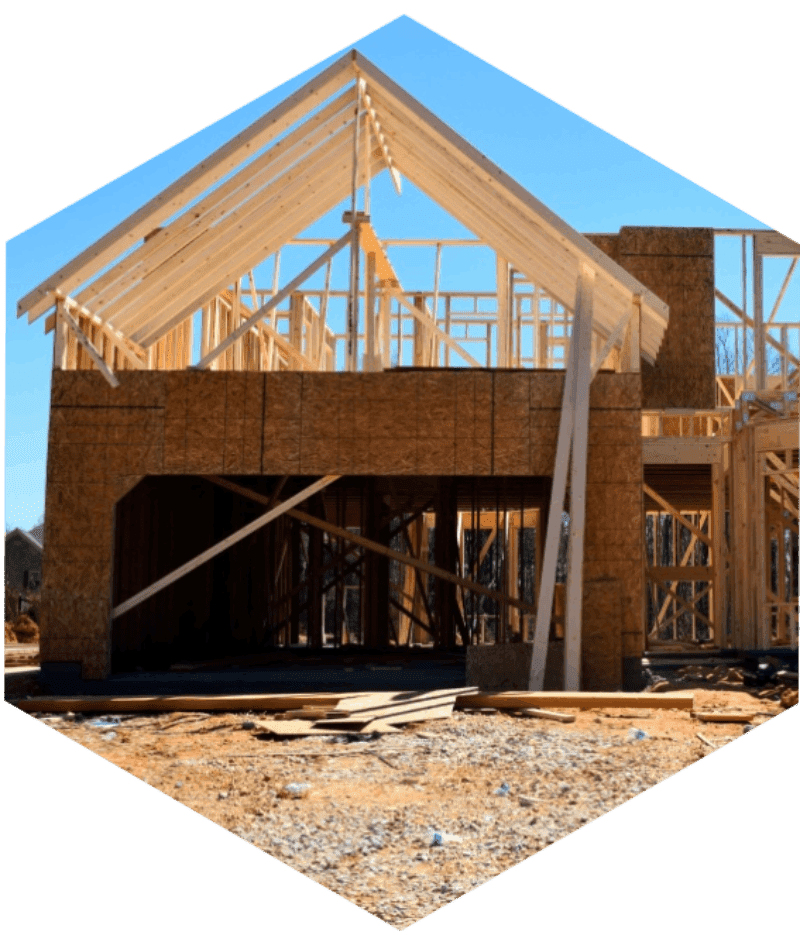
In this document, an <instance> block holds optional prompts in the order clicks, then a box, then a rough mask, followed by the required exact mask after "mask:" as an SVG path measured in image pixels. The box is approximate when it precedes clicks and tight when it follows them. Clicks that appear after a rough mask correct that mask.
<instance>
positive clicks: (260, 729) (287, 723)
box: [253, 719, 336, 737]
mask: <svg viewBox="0 0 800 935" xmlns="http://www.w3.org/2000/svg"><path fill="white" fill-rule="evenodd" d="M316 723H318V722H311V721H303V720H298V719H292V720H283V721H276V720H269V721H256V722H255V727H254V728H253V733H254V734H273V735H274V736H276V737H310V736H315V737H322V736H324V735H325V734H334V733H336V731H335V730H333V729H328V730H318V729H316V727H315V724H316Z"/></svg>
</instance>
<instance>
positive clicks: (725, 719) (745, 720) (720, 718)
mask: <svg viewBox="0 0 800 935" xmlns="http://www.w3.org/2000/svg"><path fill="white" fill-rule="evenodd" d="M692 717H694V718H697V720H698V721H708V722H709V723H712V724H749V723H750V721H752V720H753V714H742V713H741V712H737V711H692Z"/></svg>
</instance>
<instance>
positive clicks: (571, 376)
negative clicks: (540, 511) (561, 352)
mask: <svg viewBox="0 0 800 935" xmlns="http://www.w3.org/2000/svg"><path fill="white" fill-rule="evenodd" d="M580 318H581V280H580V279H579V280H578V283H577V288H576V302H575V318H574V321H573V328H572V339H571V340H570V342H569V351H568V362H567V370H566V373H565V375H564V395H563V397H562V402H561V419H560V422H559V426H558V441H557V442H556V461H555V467H554V470H553V481H552V486H551V488H550V508H549V510H548V517H547V533H546V539H545V546H544V561H543V563H542V576H541V579H540V582H539V599H538V601H537V602H536V627H535V629H534V634H533V653H532V654H531V672H530V678H529V680H528V688H529V690H530V691H542V688H543V686H544V671H545V667H546V665H547V644H548V641H549V639H550V620H551V616H552V611H553V595H554V593H555V584H556V565H557V564H558V549H559V545H560V542H561V514H562V512H563V510H564V498H565V496H566V492H567V471H568V470H569V461H570V454H571V452H572V433H573V425H574V418H575V389H576V381H575V377H576V374H577V343H578V342H577V335H578V333H579V328H578V324H579V322H580Z"/></svg>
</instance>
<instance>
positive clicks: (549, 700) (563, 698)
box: [456, 691, 694, 708]
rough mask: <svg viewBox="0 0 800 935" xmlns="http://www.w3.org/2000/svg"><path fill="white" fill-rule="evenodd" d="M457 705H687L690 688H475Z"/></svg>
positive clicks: (691, 696) (691, 700)
mask: <svg viewBox="0 0 800 935" xmlns="http://www.w3.org/2000/svg"><path fill="white" fill-rule="evenodd" d="M456 706H457V707H460V708H691V707H693V706H694V693H693V692H672V693H669V692H664V693H662V694H658V695H654V694H650V693H647V694H644V693H640V692H544V691H542V692H522V691H519V692H515V691H508V692H478V693H477V694H474V695H461V696H459V698H458V700H457V701H456Z"/></svg>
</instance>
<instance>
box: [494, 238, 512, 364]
mask: <svg viewBox="0 0 800 935" xmlns="http://www.w3.org/2000/svg"><path fill="white" fill-rule="evenodd" d="M496 269H497V366H498V367H509V366H511V354H510V344H511V310H510V308H509V291H510V290H509V276H510V271H509V265H508V261H507V260H505V259H503V257H501V256H500V254H499V253H498V254H497V255H496Z"/></svg>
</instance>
